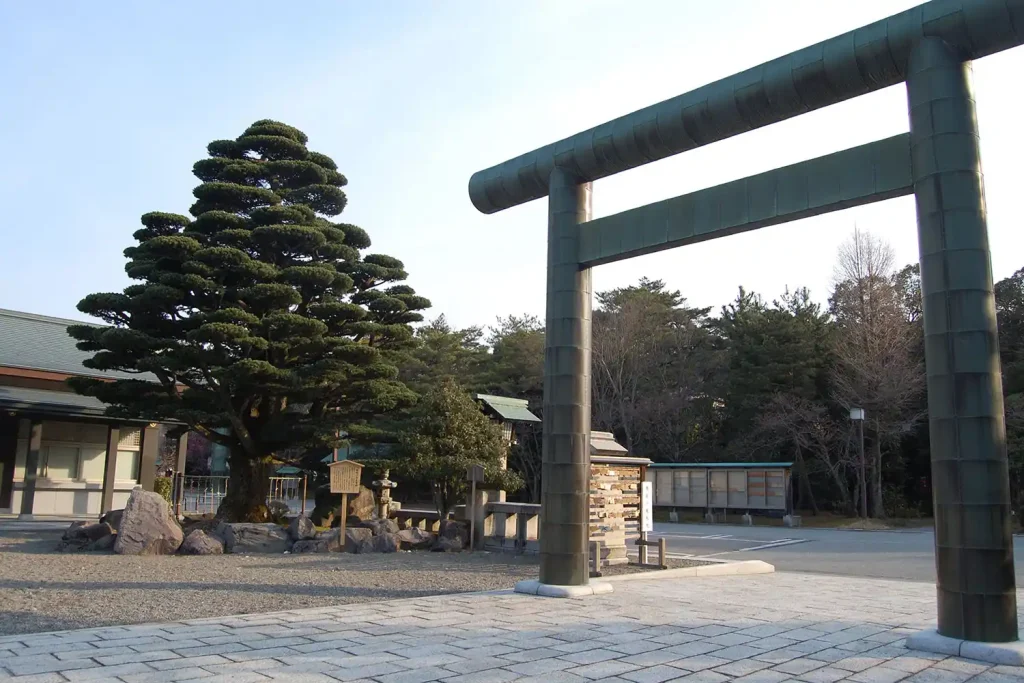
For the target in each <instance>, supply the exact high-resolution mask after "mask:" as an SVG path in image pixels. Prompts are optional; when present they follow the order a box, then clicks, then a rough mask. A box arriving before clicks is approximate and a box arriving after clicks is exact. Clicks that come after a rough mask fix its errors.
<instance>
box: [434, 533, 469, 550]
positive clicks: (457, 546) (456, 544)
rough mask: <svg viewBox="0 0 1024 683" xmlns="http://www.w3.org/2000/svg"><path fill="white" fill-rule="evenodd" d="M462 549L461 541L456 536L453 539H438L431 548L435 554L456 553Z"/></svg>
mask: <svg viewBox="0 0 1024 683" xmlns="http://www.w3.org/2000/svg"><path fill="white" fill-rule="evenodd" d="M462 548H463V543H462V539H461V538H459V537H458V536H456V537H455V538H445V537H443V536H442V537H440V538H438V539H437V542H436V543H434V546H433V547H432V548H431V550H432V551H434V552H435V553H457V552H460V551H461V550H462Z"/></svg>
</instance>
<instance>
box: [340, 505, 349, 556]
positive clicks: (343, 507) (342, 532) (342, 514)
mask: <svg viewBox="0 0 1024 683" xmlns="http://www.w3.org/2000/svg"><path fill="white" fill-rule="evenodd" d="M347 517H348V494H347V493H343V494H341V509H340V510H338V519H339V520H340V521H339V523H338V530H339V531H338V539H339V540H340V541H341V546H342V547H343V548H344V547H345V522H346V519H347Z"/></svg>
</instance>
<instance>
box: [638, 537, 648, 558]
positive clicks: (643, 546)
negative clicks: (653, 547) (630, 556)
mask: <svg viewBox="0 0 1024 683" xmlns="http://www.w3.org/2000/svg"><path fill="white" fill-rule="evenodd" d="M640 564H647V532H646V531H641V532H640Z"/></svg>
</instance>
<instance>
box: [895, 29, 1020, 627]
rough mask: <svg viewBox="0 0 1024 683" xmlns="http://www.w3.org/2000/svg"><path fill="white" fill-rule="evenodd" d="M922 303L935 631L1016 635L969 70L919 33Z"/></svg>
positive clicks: (916, 126)
mask: <svg viewBox="0 0 1024 683" xmlns="http://www.w3.org/2000/svg"><path fill="white" fill-rule="evenodd" d="M907 94H908V99H909V106H910V140H911V155H912V165H913V175H914V193H915V197H916V200H917V224H918V243H919V246H920V254H921V294H922V296H923V299H924V328H925V362H926V365H927V373H928V421H929V432H930V435H931V460H932V488H933V491H934V504H935V565H936V570H937V574H938V631H939V633H940V634H941V635H944V636H948V637H951V638H962V639H965V640H974V641H983V642H1007V641H1011V640H1016V638H1017V602H1016V588H1015V579H1014V568H1013V537H1012V534H1011V527H1010V493H1009V477H1008V474H1007V461H1006V431H1005V426H1004V424H1003V394H1002V381H1001V378H1000V373H999V338H998V335H997V332H996V315H995V299H994V296H993V291H992V265H991V255H990V253H989V244H988V227H987V224H986V215H985V190H984V182H983V178H982V172H981V156H980V151H979V145H978V127H977V119H976V117H975V112H974V95H973V92H972V89H971V65H970V63H969V62H963V61H962V60H961V58H960V55H958V54H957V53H956V52H955V51H954V50H953V49H952V48H951V47H950V46H949V45H948V44H947V43H945V42H944V41H942V40H940V39H938V38H924V39H922V40H921V42H920V43H919V44H918V45H917V46H916V47H915V48H914V50H913V52H912V53H911V56H910V61H909V65H908V74H907Z"/></svg>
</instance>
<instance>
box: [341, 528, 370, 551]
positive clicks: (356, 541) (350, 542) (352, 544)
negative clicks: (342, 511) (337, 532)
mask: <svg viewBox="0 0 1024 683" xmlns="http://www.w3.org/2000/svg"><path fill="white" fill-rule="evenodd" d="M345 552H346V553H372V552H373V532H372V531H370V530H369V529H365V528H355V529H345Z"/></svg>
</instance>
